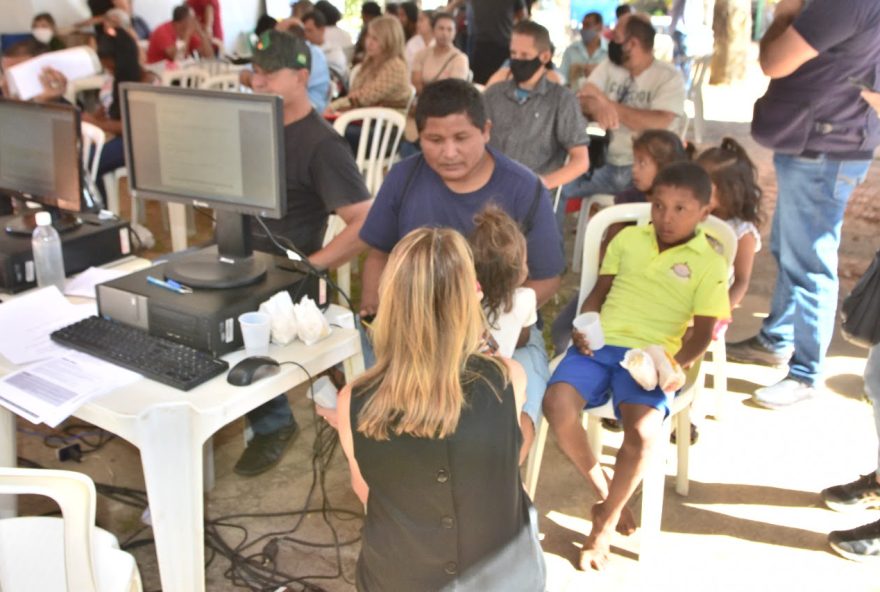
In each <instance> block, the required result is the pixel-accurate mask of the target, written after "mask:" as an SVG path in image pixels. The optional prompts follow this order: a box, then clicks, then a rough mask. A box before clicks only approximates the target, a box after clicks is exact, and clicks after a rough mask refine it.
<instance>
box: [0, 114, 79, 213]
mask: <svg viewBox="0 0 880 592" xmlns="http://www.w3.org/2000/svg"><path fill="white" fill-rule="evenodd" d="M80 150H81V148H80V129H79V112H78V111H77V109H76V108H75V107H73V106H70V105H59V104H51V105H50V104H40V103H28V102H22V101H13V100H9V99H0V192H9V193H12V194H13V195H16V196H20V197H25V198H27V199H29V200H31V201H35V202H38V203H39V204H41V205H44V206H46V207H48V208H59V209H62V210H67V211H69V212H79V211H81V209H82V207H81V205H82V177H81V174H82V164H81V163H82V158H81V153H80Z"/></svg>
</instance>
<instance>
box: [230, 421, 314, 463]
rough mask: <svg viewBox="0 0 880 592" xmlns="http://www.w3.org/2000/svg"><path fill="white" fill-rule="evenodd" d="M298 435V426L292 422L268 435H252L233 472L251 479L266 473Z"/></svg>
mask: <svg viewBox="0 0 880 592" xmlns="http://www.w3.org/2000/svg"><path fill="white" fill-rule="evenodd" d="M298 433H299V426H298V425H297V423H296V421H294V422H293V423H292V424H290V425H289V426H285V427H283V428H281V429H280V430H276V431H274V432H272V433H269V434H254V437H253V439H252V440H251V441H250V442H248V445H247V448H245V449H244V452H242V453H241V457H240V458H239V459H238V462H236V463H235V467H234V468H233V470H234V471H235V472H236V473H237V474H239V475H241V476H243V477H253V476H254V475H259V474H260V473H264V472H266V471H268V470H269V469H271V468H272V467H274V466H275V465H276V464H278V461H280V460H281V456H282V455H283V454H284V451H285V450H287V447H288V446H290V445H291V444H292V443H293V441H294V440H295V439H296V435H297V434H298Z"/></svg>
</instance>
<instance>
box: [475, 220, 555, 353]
mask: <svg viewBox="0 0 880 592" xmlns="http://www.w3.org/2000/svg"><path fill="white" fill-rule="evenodd" d="M474 224H475V225H474V229H473V231H472V232H471V235H470V237H469V239H468V240H469V242H470V245H471V250H472V251H473V253H474V266H475V268H476V271H477V281H479V282H480V286H481V287H482V290H483V301H482V303H483V311H484V312H485V313H486V319H487V320H488V322H489V331H490V333H491V334H492V337H493V338H494V339H495V342H496V343H497V344H498V353H499V354H500V355H502V356H504V357H505V358H509V357H511V356H513V351H514V350H515V349H516V348H517V346H520V345H525V343H526V342H527V341H528V339H529V328H530V327H531V326H532V325H534V324H535V323H536V322H537V320H538V317H537V311H536V307H537V302H536V299H535V291H534V290H532V289H531V288H525V287H523V285H522V284H523V282H524V281H525V280H526V277H527V276H528V267H527V266H526V239H525V237H524V236H523V234H522V231H520V229H519V226H518V225H517V223H516V222H514V221H513V219H512V218H511V217H510V216H508V215H507V214H506V213H504V211H503V210H502V209H501V208H499V207H497V206H493V205H490V206H488V207H486V208H485V209H484V210H483V211H482V212H480V213H479V214H477V215H476V216H475V217H474Z"/></svg>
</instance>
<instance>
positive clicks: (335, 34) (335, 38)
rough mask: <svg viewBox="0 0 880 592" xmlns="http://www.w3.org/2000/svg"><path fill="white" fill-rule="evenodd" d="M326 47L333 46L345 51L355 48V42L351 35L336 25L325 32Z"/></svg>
mask: <svg viewBox="0 0 880 592" xmlns="http://www.w3.org/2000/svg"><path fill="white" fill-rule="evenodd" d="M324 45H332V46H334V47H339V48H341V49H343V50H344V49H345V48H346V47H351V46H353V45H354V42H353V41H352V40H351V35H349V34H348V33H347V32H345V31H343V30H342V29H340V28H339V27H337V26H336V25H334V26H332V27H327V28H326V29H325V30H324Z"/></svg>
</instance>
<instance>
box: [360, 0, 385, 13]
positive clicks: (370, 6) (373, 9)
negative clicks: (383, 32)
mask: <svg viewBox="0 0 880 592" xmlns="http://www.w3.org/2000/svg"><path fill="white" fill-rule="evenodd" d="M361 14H362V15H364V16H382V7H381V6H379V5H378V4H377V3H376V2H364V4H363V6H361Z"/></svg>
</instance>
